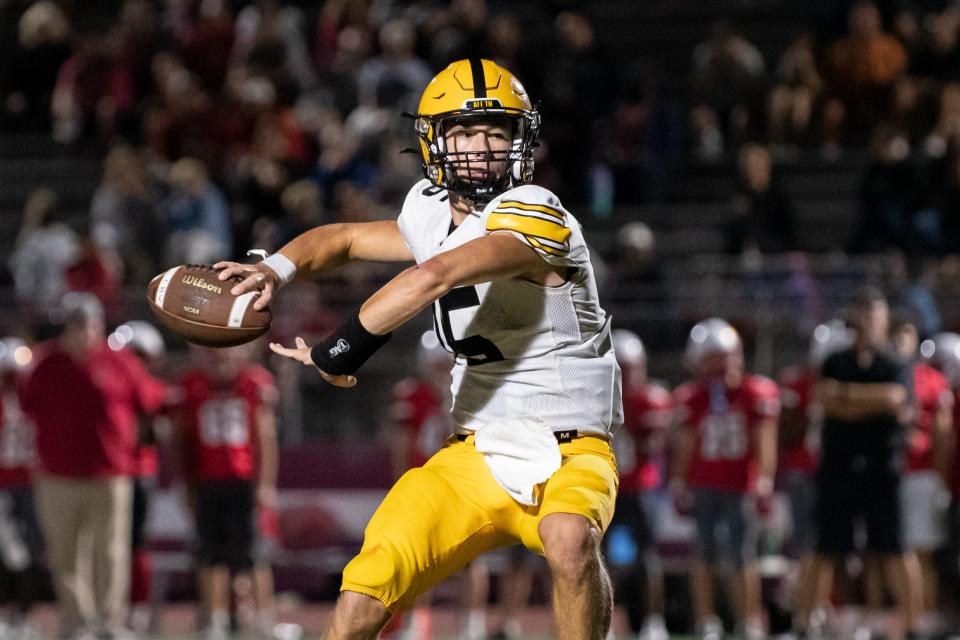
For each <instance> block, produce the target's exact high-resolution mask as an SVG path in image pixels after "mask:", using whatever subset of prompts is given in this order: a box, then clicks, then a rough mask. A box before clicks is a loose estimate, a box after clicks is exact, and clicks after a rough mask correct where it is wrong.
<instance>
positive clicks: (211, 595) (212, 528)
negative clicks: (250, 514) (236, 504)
mask: <svg viewBox="0 0 960 640" xmlns="http://www.w3.org/2000/svg"><path fill="white" fill-rule="evenodd" d="M228 509H229V501H228V500H227V499H226V498H225V493H224V491H223V489H222V486H221V485H220V483H213V482H204V483H201V484H200V485H199V486H198V487H197V489H196V504H195V509H194V515H195V517H196V533H197V540H196V547H195V550H196V562H197V590H198V592H199V596H200V608H201V610H202V612H203V616H202V617H203V619H204V621H203V624H204V626H205V628H204V629H203V635H205V636H206V637H208V638H225V637H226V636H227V634H228V633H229V631H230V567H229V565H228V563H227V555H226V553H225V548H226V544H227V538H228V536H229V532H228V529H229V526H228V524H227V523H226V522H225V519H224V516H225V514H226V513H227V510H228Z"/></svg>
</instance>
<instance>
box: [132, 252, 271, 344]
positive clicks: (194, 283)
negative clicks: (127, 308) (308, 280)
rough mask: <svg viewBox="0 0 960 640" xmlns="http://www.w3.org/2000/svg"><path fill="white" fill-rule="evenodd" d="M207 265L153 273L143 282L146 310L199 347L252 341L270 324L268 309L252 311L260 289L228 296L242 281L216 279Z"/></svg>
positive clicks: (183, 266)
mask: <svg viewBox="0 0 960 640" xmlns="http://www.w3.org/2000/svg"><path fill="white" fill-rule="evenodd" d="M218 273H219V271H218V270H217V269H214V268H213V267H211V266H209V265H202V264H185V265H181V266H179V267H174V268H172V269H168V270H167V271H164V272H163V273H161V274H159V275H158V276H157V277H155V278H154V279H153V280H151V281H150V284H149V285H148V286H147V300H149V301H150V309H151V310H152V311H153V314H154V315H155V316H157V319H158V320H160V322H161V323H163V326H165V327H166V328H167V329H170V331H172V332H174V333H176V334H177V335H180V336H183V337H184V338H185V339H186V340H187V341H188V342H193V343H194V344H199V345H203V346H205V347H233V346H236V345H238V344H244V343H245V342H250V341H251V340H255V339H257V338H259V337H260V336H262V335H263V334H264V333H266V331H267V329H268V328H269V327H270V320H271V316H270V310H269V309H263V310H260V311H258V310H256V309H254V308H253V301H254V299H256V297H257V296H258V295H260V293H259V292H258V291H250V292H248V293H244V294H243V295H239V296H234V295H232V294H231V293H230V288H231V287H232V286H233V285H235V284H236V283H238V282H241V281H242V280H243V279H242V278H240V277H239V276H234V277H233V278H231V279H230V280H226V281H221V280H219V279H218V278H217V274H218Z"/></svg>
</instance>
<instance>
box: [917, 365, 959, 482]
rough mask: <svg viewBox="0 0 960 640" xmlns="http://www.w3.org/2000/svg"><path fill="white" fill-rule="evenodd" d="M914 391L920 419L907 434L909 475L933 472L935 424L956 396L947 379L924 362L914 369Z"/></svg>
mask: <svg viewBox="0 0 960 640" xmlns="http://www.w3.org/2000/svg"><path fill="white" fill-rule="evenodd" d="M913 388H914V400H915V401H916V404H917V419H916V420H915V421H914V423H913V424H912V425H910V429H909V430H908V432H907V433H908V434H909V436H908V440H907V471H924V470H928V469H933V421H934V419H935V418H936V415H937V411H939V410H940V409H941V408H942V407H944V406H950V405H951V404H952V403H953V394H952V392H951V390H950V385H949V383H948V382H947V378H946V377H945V376H944V375H943V374H942V373H940V372H939V371H937V370H936V369H934V368H933V367H931V366H929V365H926V364H923V363H922V362H920V363H917V364H915V365H913Z"/></svg>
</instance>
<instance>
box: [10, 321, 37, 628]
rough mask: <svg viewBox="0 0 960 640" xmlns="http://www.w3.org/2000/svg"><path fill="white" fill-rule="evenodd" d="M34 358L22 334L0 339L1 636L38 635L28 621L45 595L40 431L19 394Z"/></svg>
mask: <svg viewBox="0 0 960 640" xmlns="http://www.w3.org/2000/svg"><path fill="white" fill-rule="evenodd" d="M32 359H33V353H32V352H31V350H30V348H29V347H28V346H27V345H26V344H24V342H23V341H22V340H20V339H19V338H13V337H9V338H4V339H3V340H0V602H2V607H3V609H2V613H0V637H18V638H29V637H35V636H36V635H37V632H36V631H35V630H34V629H33V628H32V627H31V626H30V624H29V619H28V617H29V615H30V610H31V608H32V607H33V604H34V602H35V600H36V599H37V597H38V596H39V595H40V594H39V592H38V589H39V587H40V583H39V578H40V575H39V572H40V568H41V563H42V557H41V554H42V553H43V549H42V542H41V541H42V538H41V534H40V525H39V524H38V522H37V514H36V510H35V509H34V504H33V491H32V489H31V486H30V474H31V473H32V472H33V467H34V464H35V461H36V448H35V445H34V435H35V434H34V427H33V424H32V423H31V422H30V420H29V419H27V417H26V415H24V413H23V410H22V409H21V408H20V399H19V397H18V393H19V387H20V384H21V383H22V381H23V378H24V376H25V375H26V374H27V372H28V368H29V366H30V363H31V360H32Z"/></svg>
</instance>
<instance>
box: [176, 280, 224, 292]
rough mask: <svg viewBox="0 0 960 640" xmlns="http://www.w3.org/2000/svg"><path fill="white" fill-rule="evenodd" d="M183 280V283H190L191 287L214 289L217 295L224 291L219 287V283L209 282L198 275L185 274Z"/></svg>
mask: <svg viewBox="0 0 960 640" xmlns="http://www.w3.org/2000/svg"><path fill="white" fill-rule="evenodd" d="M181 282H182V283H183V284H187V285H190V286H191V287H197V288H198V289H206V290H207V291H212V292H213V293H216V294H217V295H220V294H221V293H223V289H222V288H220V287H218V286H217V285H215V284H213V283H211V282H207V281H206V280H205V279H203V278H198V277H197V276H183V280H181Z"/></svg>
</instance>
